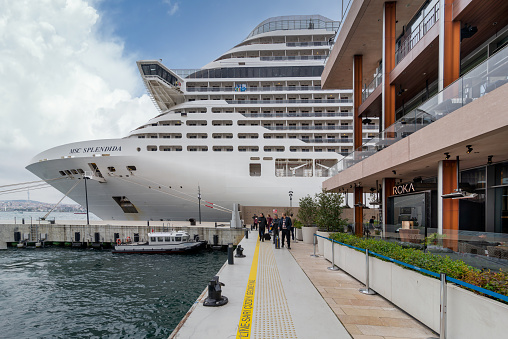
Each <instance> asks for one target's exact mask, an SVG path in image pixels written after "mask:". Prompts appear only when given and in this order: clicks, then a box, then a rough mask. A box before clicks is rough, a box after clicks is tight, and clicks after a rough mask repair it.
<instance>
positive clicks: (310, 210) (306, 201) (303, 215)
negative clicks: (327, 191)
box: [297, 195, 317, 226]
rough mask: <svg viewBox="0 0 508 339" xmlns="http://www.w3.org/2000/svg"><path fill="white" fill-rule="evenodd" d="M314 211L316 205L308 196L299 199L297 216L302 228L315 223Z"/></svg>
mask: <svg viewBox="0 0 508 339" xmlns="http://www.w3.org/2000/svg"><path fill="white" fill-rule="evenodd" d="M316 211H317V206H316V203H315V202H314V199H312V197H311V196H310V195H307V196H305V197H303V198H301V199H300V209H299V210H298V215H297V216H298V219H300V220H301V221H302V224H303V226H311V225H313V224H314V223H315V220H316Z"/></svg>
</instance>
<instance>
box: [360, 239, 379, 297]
mask: <svg viewBox="0 0 508 339" xmlns="http://www.w3.org/2000/svg"><path fill="white" fill-rule="evenodd" d="M365 267H366V269H365V288H360V289H359V291H360V292H361V293H363V294H376V292H374V291H373V290H371V289H370V287H369V250H368V249H366V250H365Z"/></svg>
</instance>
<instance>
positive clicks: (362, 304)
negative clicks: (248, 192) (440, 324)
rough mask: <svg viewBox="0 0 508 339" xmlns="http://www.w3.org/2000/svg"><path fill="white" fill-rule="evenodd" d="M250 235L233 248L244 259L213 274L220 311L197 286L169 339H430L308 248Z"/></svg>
mask: <svg viewBox="0 0 508 339" xmlns="http://www.w3.org/2000/svg"><path fill="white" fill-rule="evenodd" d="M256 235H257V234H256V233H255V232H252V233H250V234H249V236H250V238H249V239H243V240H242V241H241V242H240V245H241V246H242V247H244V248H245V250H244V254H245V255H246V257H245V258H234V264H233V265H228V263H227V262H226V263H225V264H224V266H223V267H222V268H221V270H220V271H219V272H218V273H217V275H218V276H219V280H220V281H221V282H223V283H224V284H225V286H224V287H222V295H223V296H226V297H228V299H229V302H228V303H227V304H226V305H224V306H219V307H205V306H203V302H204V300H205V298H206V297H207V295H208V290H207V289H205V290H204V291H203V293H202V294H201V295H200V297H199V298H198V299H197V300H196V302H195V303H194V305H193V306H192V307H191V309H190V310H189V311H188V312H187V314H186V316H185V317H184V319H182V321H181V322H180V324H179V325H178V327H177V328H176V329H175V330H174V331H173V333H172V334H171V336H170V337H169V338H170V339H183V338H206V337H209V338H303V339H306V338H309V339H311V338H325V339H326V338H338V339H339V338H358V339H394V338H432V337H434V338H435V337H439V336H438V335H437V334H436V333H434V332H432V331H431V330H430V329H428V328H427V327H426V326H424V325H422V324H421V323H420V322H418V321H416V320H415V319H413V318H412V317H411V316H409V315H408V314H406V313H405V312H403V311H401V310H400V309H398V308H397V307H395V306H394V305H393V304H391V303H390V302H389V301H387V300H385V299H384V298H382V297H380V296H379V295H365V294H362V293H360V292H359V291H358V289H359V288H362V287H364V286H363V284H361V283H360V282H358V281H357V280H355V279H354V278H352V277H351V276H349V275H348V274H346V273H344V272H343V271H341V270H339V271H332V270H328V269H327V268H328V267H329V266H331V263H330V262H329V261H327V260H326V259H324V258H323V257H318V258H315V257H311V256H310V254H312V253H313V247H312V245H308V244H304V243H303V242H297V243H292V244H291V250H288V249H286V248H281V249H275V248H274V246H273V244H272V243H271V242H267V241H265V242H258V241H257V236H256Z"/></svg>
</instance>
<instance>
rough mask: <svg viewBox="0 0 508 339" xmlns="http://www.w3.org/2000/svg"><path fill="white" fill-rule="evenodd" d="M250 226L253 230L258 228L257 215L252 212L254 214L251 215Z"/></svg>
mask: <svg viewBox="0 0 508 339" xmlns="http://www.w3.org/2000/svg"><path fill="white" fill-rule="evenodd" d="M252 226H253V227H254V229H255V230H257V229H258V216H257V215H256V214H255V213H254V216H253V217H252Z"/></svg>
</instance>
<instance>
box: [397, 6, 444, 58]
mask: <svg viewBox="0 0 508 339" xmlns="http://www.w3.org/2000/svg"><path fill="white" fill-rule="evenodd" d="M439 6H440V2H439V1H438V3H437V4H436V5H435V6H434V7H433V8H431V10H430V11H429V12H428V13H427V14H425V17H424V18H423V19H422V20H421V21H420V23H419V24H418V26H417V28H416V29H414V30H412V31H411V32H408V33H407V35H405V36H403V37H402V38H401V39H400V40H399V41H398V42H397V44H398V47H397V49H396V51H395V64H398V63H399V62H400V61H401V60H402V59H404V57H405V56H406V55H408V53H409V52H410V51H411V50H412V49H413V47H414V46H415V45H416V44H417V43H418V41H420V40H421V39H422V38H423V36H424V35H425V34H427V32H428V31H429V30H430V29H431V28H432V26H434V24H435V23H436V22H437V21H438V20H439Z"/></svg>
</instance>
